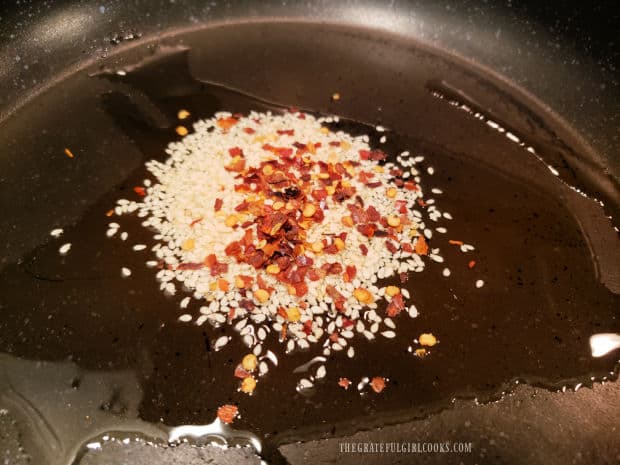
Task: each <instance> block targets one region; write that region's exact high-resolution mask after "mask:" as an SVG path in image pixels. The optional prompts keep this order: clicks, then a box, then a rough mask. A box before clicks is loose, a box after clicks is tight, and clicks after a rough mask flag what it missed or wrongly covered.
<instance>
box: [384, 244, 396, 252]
mask: <svg viewBox="0 0 620 465" xmlns="http://www.w3.org/2000/svg"><path fill="white" fill-rule="evenodd" d="M385 248H386V249H388V250H389V251H390V253H396V252H398V247H396V246H395V245H394V243H393V242H392V241H385Z"/></svg>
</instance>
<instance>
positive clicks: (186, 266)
mask: <svg viewBox="0 0 620 465" xmlns="http://www.w3.org/2000/svg"><path fill="white" fill-rule="evenodd" d="M204 267H205V264H204V263H195V262H186V263H179V264H178V265H177V268H176V269H177V270H201V269H202V268H204Z"/></svg>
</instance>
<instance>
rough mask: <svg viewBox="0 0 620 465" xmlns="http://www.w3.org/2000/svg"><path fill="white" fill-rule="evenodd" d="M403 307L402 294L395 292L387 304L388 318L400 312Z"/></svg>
mask: <svg viewBox="0 0 620 465" xmlns="http://www.w3.org/2000/svg"><path fill="white" fill-rule="evenodd" d="M404 309H405V302H403V296H402V294H400V293H399V294H396V295H395V296H394V297H392V300H391V301H390V303H389V304H388V306H387V309H386V311H387V314H388V316H389V317H390V318H393V317H395V316H397V315H398V314H399V313H400V312H402V311H403V310H404Z"/></svg>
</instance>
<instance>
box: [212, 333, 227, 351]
mask: <svg viewBox="0 0 620 465" xmlns="http://www.w3.org/2000/svg"><path fill="white" fill-rule="evenodd" d="M229 340H230V338H229V337H228V336H220V337H219V338H217V339H216V341H215V344H213V350H215V351H216V352H217V351H218V350H220V349H221V348H222V347H224V346H225V345H226V344H228V341H229Z"/></svg>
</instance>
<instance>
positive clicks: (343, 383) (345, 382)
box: [338, 378, 351, 390]
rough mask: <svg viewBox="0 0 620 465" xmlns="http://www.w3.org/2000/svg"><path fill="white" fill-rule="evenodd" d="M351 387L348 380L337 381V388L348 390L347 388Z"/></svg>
mask: <svg viewBox="0 0 620 465" xmlns="http://www.w3.org/2000/svg"><path fill="white" fill-rule="evenodd" d="M350 385H351V381H350V380H349V378H340V379H339V380H338V386H340V387H341V388H344V389H345V390H346V389H349V386H350Z"/></svg>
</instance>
